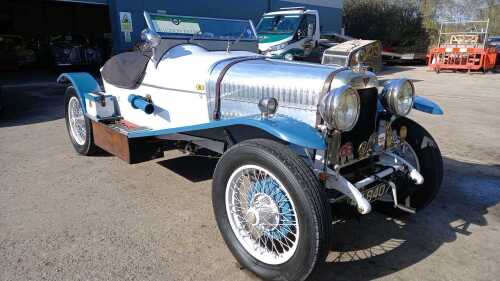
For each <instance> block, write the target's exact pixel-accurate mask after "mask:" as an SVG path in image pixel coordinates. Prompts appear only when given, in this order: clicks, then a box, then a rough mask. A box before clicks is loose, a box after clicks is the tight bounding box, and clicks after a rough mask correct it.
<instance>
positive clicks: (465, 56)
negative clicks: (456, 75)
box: [427, 47, 497, 73]
mask: <svg viewBox="0 0 500 281" xmlns="http://www.w3.org/2000/svg"><path fill="white" fill-rule="evenodd" d="M427 57H428V63H429V69H431V70H434V71H436V72H437V73H439V72H440V71H441V70H453V71H456V70H467V71H483V72H487V71H488V70H491V69H494V68H495V63H496V59H497V50H496V49H495V48H490V47H487V48H456V47H448V48H445V47H437V48H433V49H432V50H431V51H430V52H429V54H428V55H427Z"/></svg>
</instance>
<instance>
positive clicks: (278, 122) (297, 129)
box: [127, 115, 326, 150]
mask: <svg viewBox="0 0 500 281" xmlns="http://www.w3.org/2000/svg"><path fill="white" fill-rule="evenodd" d="M234 126H247V127H253V128H258V129H260V130H263V131H265V132H267V133H269V134H271V135H272V136H274V137H276V138H278V139H280V140H283V141H285V142H288V143H291V144H295V145H298V146H301V147H305V148H310V149H318V150H325V149H326V143H325V140H324V138H323V136H322V135H321V134H320V133H319V132H318V130H316V129H315V128H313V127H311V126H309V125H308V124H306V123H304V122H300V121H297V120H295V119H292V118H290V117H286V116H283V115H277V116H275V117H272V118H268V119H267V118H261V117H260V115H253V116H247V117H241V118H232V119H224V120H218V121H212V122H209V123H205V124H200V125H193V126H185V127H179V128H169V129H163V130H142V131H135V132H129V133H128V135H127V136H128V137H129V138H141V137H155V136H156V137H157V136H164V135H171V134H179V133H180V134H182V133H185V134H189V132H192V131H204V130H212V129H220V128H224V127H234Z"/></svg>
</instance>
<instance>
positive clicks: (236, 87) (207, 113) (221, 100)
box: [58, 13, 442, 212]
mask: <svg viewBox="0 0 500 281" xmlns="http://www.w3.org/2000/svg"><path fill="white" fill-rule="evenodd" d="M145 16H146V19H147V22H148V23H149V27H150V30H152V31H153V32H155V33H159V34H161V35H162V41H168V40H169V38H170V37H169V36H168V35H169V34H162V33H161V32H157V31H158V30H157V25H158V23H156V22H155V21H154V20H152V19H151V17H154V16H155V15H154V14H153V15H150V14H149V13H145ZM159 17H163V15H161V16H160V15H159ZM181 18H182V17H181ZM160 23H161V22H160ZM248 28H249V29H248V30H247V32H248V33H249V34H250V36H249V38H247V39H245V40H246V43H245V42H244V43H245V44H248V43H250V44H254V46H255V47H256V46H257V45H256V44H257V40H256V36H255V30H254V29H253V25H252V24H251V23H249V25H248ZM171 39H172V40H179V36H177V35H175V36H172V38H171ZM197 40H198V41H199V42H196V41H193V42H194V43H191V42H186V41H182V40H180V42H179V43H178V44H174V45H172V46H170V47H169V48H168V49H167V50H163V53H162V54H155V55H154V56H153V57H152V58H151V59H150V60H149V62H148V63H147V66H146V67H145V70H144V74H143V78H142V79H141V80H140V81H139V82H138V83H137V85H136V86H135V87H133V88H131V89H126V88H123V87H121V86H117V85H113V84H112V83H109V82H108V81H106V79H103V89H101V87H100V86H99V83H98V82H97V81H96V80H95V79H94V78H93V77H92V76H91V75H90V74H88V73H64V74H62V75H61V76H60V77H59V79H58V81H59V82H68V83H71V84H72V85H73V87H74V89H75V90H76V92H77V93H78V96H79V98H80V100H81V102H82V105H83V110H84V111H85V113H86V116H87V117H88V118H90V119H91V120H93V122H94V123H96V124H97V123H102V122H101V121H102V120H113V119H120V120H125V121H126V122H127V123H128V124H133V126H134V129H133V130H127V129H125V128H121V129H120V130H119V131H120V133H122V134H124V135H125V136H126V137H127V138H129V139H140V138H158V139H178V138H179V137H178V135H179V134H182V135H185V136H184V138H183V139H184V140H189V138H188V137H186V135H190V136H193V139H195V140H196V141H197V142H200V141H199V140H200V138H206V140H205V141H204V142H203V143H208V142H210V143H211V144H210V145H209V148H211V149H212V150H214V151H216V152H218V153H223V152H224V150H225V149H227V148H228V147H229V146H228V145H227V139H228V138H233V140H232V142H240V141H243V140H246V139H249V138H251V137H252V135H255V134H257V135H259V136H264V137H269V138H273V139H276V140H279V141H282V142H284V143H288V144H290V145H293V146H294V147H296V148H297V147H298V148H301V149H304V150H313V151H315V153H316V154H317V155H319V154H322V153H323V154H326V151H327V146H328V143H329V140H328V137H327V134H326V133H325V129H324V128H325V126H324V124H322V123H321V120H320V119H321V118H320V117H319V114H318V105H319V104H320V102H321V98H322V97H323V96H324V95H326V94H327V93H329V92H332V91H334V90H335V89H338V88H341V87H343V86H346V85H347V86H349V87H352V88H353V89H355V90H356V91H357V92H358V93H359V94H360V96H361V98H362V99H363V96H371V97H372V98H367V99H366V101H363V100H362V103H363V102H365V103H367V102H370V101H369V100H371V101H372V102H373V101H374V102H376V105H375V107H376V112H373V116H370V117H369V120H363V122H366V121H369V122H375V120H376V119H377V115H378V114H382V113H385V112H387V110H386V109H385V108H384V106H383V105H382V104H381V95H380V94H379V91H380V88H383V86H381V85H379V82H378V80H377V77H376V76H375V75H374V74H373V73H371V72H356V71H353V70H351V69H349V68H345V67H336V66H325V65H317V64H310V63H299V62H288V61H283V60H274V59H270V58H267V57H265V56H262V55H258V54H256V53H254V52H250V51H245V50H238V47H237V46H236V45H235V46H231V43H228V41H225V40H218V41H217V40H214V39H212V38H201V36H200V37H198V38H197ZM221 41H222V42H221ZM200 42H201V43H200ZM220 43H222V44H220ZM237 43H239V42H237ZM233 44H234V42H233ZM207 46H208V47H207ZM221 46H222V47H221ZM231 47H232V48H233V49H228V50H217V48H219V49H220V48H222V49H224V48H231ZM210 48H215V49H216V50H210ZM244 48H245V49H248V47H247V46H245V47H244ZM255 51H256V50H255ZM380 92H381V91H380ZM96 93H97V94H96ZM103 96H106V97H107V98H108V99H109V98H110V97H111V100H112V102H108V103H107V106H106V107H107V111H106V112H107V115H106V116H101V115H99V112H97V111H96V110H93V111H92V113H91V114H89V108H88V107H89V105H91V104H96V105H95V106H94V107H98V106H100V100H101V99H103ZM131 96H140V97H143V98H144V100H148V101H149V102H150V103H151V104H152V105H153V108H154V110H153V111H152V112H145V111H144V110H141V109H140V108H138V107H137V106H134V104H133V103H131V102H130V100H131V99H130V97H131ZM373 97H374V98H373ZM269 98H273V99H276V100H277V102H278V109H277V112H276V113H275V114H273V115H272V116H266V117H264V116H263V115H262V114H261V111H260V110H259V107H258V103H259V101H261V100H262V99H269ZM89 100H90V101H89ZM110 107H111V108H112V110H111V111H110V110H109V108H110ZM375 107H374V108H375ZM413 108H415V109H417V110H420V111H423V112H427V113H431V114H442V110H441V108H440V107H439V106H438V105H437V104H436V103H434V102H432V101H430V100H428V99H425V98H423V97H416V98H415V100H414V102H413ZM361 110H363V108H361ZM110 112H112V113H113V114H109V113H110ZM358 125H359V124H358ZM372 125H373V124H370V125H368V127H367V128H370V126H372ZM116 127H117V126H116V125H115V128H116ZM358 127H359V126H358ZM365 127H366V126H365ZM372 127H373V126H372ZM367 128H363V129H367ZM249 131H251V132H253V133H252V134H248V133H246V132H249ZM220 132H224V133H223V134H220ZM377 133H384V134H385V132H377V131H376V130H375V131H374V130H372V131H367V132H365V133H364V134H365V136H364V137H365V138H364V139H361V140H359V143H354V145H355V146H359V145H360V144H362V143H363V142H364V141H368V140H369V139H370V138H373V135H376V134H377ZM227 134H229V136H228V135H227ZM200 143H201V142H200ZM356 154H357V153H356V152H355V153H354V156H353V157H354V158H356ZM320 158H321V157H320ZM322 161H324V159H323V160H322ZM132 162H133V161H132ZM317 164H318V163H316V165H317ZM347 164H349V163H348V162H346V163H343V165H347ZM353 198H354V197H353ZM364 212H368V210H365V211H364Z"/></svg>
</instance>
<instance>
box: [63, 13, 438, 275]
mask: <svg viewBox="0 0 500 281" xmlns="http://www.w3.org/2000/svg"><path fill="white" fill-rule="evenodd" d="M145 19H146V22H147V23H148V27H149V29H148V30H146V31H144V32H143V38H144V39H145V40H146V43H147V45H148V46H149V47H150V48H151V51H150V52H138V53H124V54H119V55H117V56H115V57H114V58H112V59H110V60H109V61H108V62H107V63H106V64H105V65H104V67H103V68H102V70H101V73H102V77H103V81H102V82H103V83H102V87H101V86H100V85H99V83H98V82H97V81H96V80H95V79H94V78H93V77H92V76H91V75H90V74H87V73H64V74H62V75H61V76H60V77H59V79H58V81H59V82H61V83H68V84H70V85H71V86H72V87H71V88H69V89H68V94H67V98H66V100H67V111H66V112H67V116H66V122H67V127H68V130H69V133H70V137H71V140H72V142H73V145H74V146H75V148H76V149H77V151H78V152H79V153H81V154H88V151H89V146H91V145H94V144H95V145H97V146H99V147H101V148H103V149H104V150H106V151H108V152H110V153H112V154H115V155H116V156H118V157H120V158H121V159H123V160H125V161H127V162H129V163H138V162H143V161H148V160H151V159H155V158H158V157H162V156H163V152H164V151H165V150H167V149H169V148H171V147H176V148H184V150H185V151H186V152H189V153H196V152H197V151H199V148H205V149H208V150H211V151H212V152H215V153H216V154H217V155H219V156H220V157H221V160H220V162H224V163H226V164H220V165H218V167H217V169H216V172H215V175H214V188H217V189H220V188H222V189H226V193H225V194H226V195H225V196H226V200H227V201H226V205H227V206H226V207H227V215H228V217H229V220H230V222H231V226H230V227H231V228H232V229H233V231H234V235H236V236H237V238H238V241H239V243H241V245H243V247H244V248H245V251H247V252H248V254H250V255H252V256H253V257H254V258H256V259H258V260H259V261H261V262H263V263H267V264H272V265H279V264H283V263H285V262H286V261H288V260H293V259H294V258H293V257H294V253H295V251H296V250H297V248H296V247H297V244H296V243H295V242H296V241H298V238H297V237H296V236H295V235H297V233H296V232H298V228H299V226H300V225H299V224H297V223H295V222H294V223H295V224H296V225H294V226H293V227H291V228H289V227H288V226H280V225H283V221H282V220H291V219H293V220H295V215H287V216H285V217H283V216H281V215H280V212H287V213H293V214H295V213H296V212H297V210H298V209H297V208H296V205H297V204H298V203H299V204H301V203H303V202H302V201H301V202H297V199H298V198H295V200H296V201H295V203H294V201H293V200H294V199H293V197H294V196H295V195H291V194H290V192H289V191H290V189H289V188H288V187H287V186H285V184H283V182H286V181H287V180H288V179H287V178H286V177H283V176H282V175H275V174H273V171H277V169H279V167H278V166H273V165H277V164H276V163H273V164H269V165H271V166H270V167H264V166H259V165H257V164H259V161H260V160H259V161H257V160H255V159H253V157H252V156H249V152H248V150H245V149H249V148H248V147H250V146H251V147H254V148H252V149H256V148H255V147H256V146H258V147H260V148H258V149H257V150H258V151H268V152H269V151H271V152H272V153H271V154H273V153H274V154H278V155H279V157H281V159H284V158H287V157H288V156H286V155H284V154H286V153H288V154H293V157H291V156H290V155H289V156H290V157H288V158H287V159H288V160H286V161H285V162H286V163H282V164H286V167H285V168H284V169H288V167H292V166H294V165H295V166H296V167H299V166H300V167H302V166H301V165H306V166H307V168H306V169H305V170H304V168H300V169H301V170H300V171H301V172H300V173H299V172H297V170H293V169H292V170H290V171H291V172H290V173H288V177H295V176H298V174H300V175H304V174H310V175H311V176H312V177H315V178H308V179H307V181H308V183H307V185H316V184H320V185H321V188H323V189H324V190H326V191H329V192H328V198H326V199H325V198H322V199H321V200H323V199H324V200H325V202H329V203H331V204H344V203H349V204H350V205H353V206H354V207H355V209H356V210H357V211H358V212H359V213H360V214H367V213H369V212H370V211H371V209H372V204H371V202H372V201H379V200H386V201H387V200H388V201H389V202H390V203H391V204H393V207H394V208H396V209H398V210H402V211H405V212H409V213H412V212H415V210H416V209H417V208H420V207H419V206H420V205H419V206H416V207H413V206H414V205H412V201H411V200H409V195H407V196H405V197H404V198H406V200H402V199H403V198H402V197H401V196H400V195H398V192H400V191H401V190H402V189H400V187H398V186H397V185H398V184H399V183H400V182H401V181H400V180H397V179H400V178H402V180H403V181H405V180H407V181H409V183H411V185H415V186H417V187H418V186H421V185H422V184H423V183H424V181H426V180H427V184H430V186H426V188H425V189H421V190H423V191H422V192H427V190H428V189H429V188H433V189H436V190H437V189H438V188H439V185H440V180H441V177H442V175H441V174H439V173H437V174H436V175H434V174H432V172H433V171H439V169H442V163H441V156H440V153H439V150H438V148H437V145H435V143H434V141H433V139H432V137H430V135H429V134H428V133H427V132H426V131H425V130H424V129H423V128H421V127H420V126H419V125H418V124H416V123H415V122H413V121H411V120H409V119H408V118H406V116H407V115H408V114H409V112H410V111H411V110H412V109H416V110H419V111H422V112H426V113H429V114H436V115H439V114H443V111H442V109H441V108H440V107H439V106H438V105H437V104H436V103H434V102H432V101H431V100H429V99H426V98H423V97H419V96H416V95H415V87H414V85H413V83H412V82H411V81H410V80H408V79H395V80H389V81H386V82H385V84H381V83H380V82H379V81H378V79H377V77H376V75H375V74H373V73H371V72H368V71H354V70H353V69H350V68H347V67H341V66H331V65H319V64H310V63H301V62H291V61H286V60H276V59H271V58H268V57H266V56H263V55H259V54H257V52H258V49H257V43H258V40H257V35H256V32H255V28H254V27H253V24H252V23H251V22H245V21H237V20H221V19H207V18H193V17H183V16H171V15H163V14H161V15H160V14H150V13H145ZM216 26H220V27H219V29H214V28H215V27H216ZM82 116H84V117H82ZM89 124H91V125H89ZM256 140H259V141H261V142H262V144H259V143H255V142H256ZM262 140H263V141H262ZM252 141H253V142H252ZM270 142H272V144H270ZM417 142H419V143H417ZM420 142H421V143H420ZM243 144H247V146H248V147H247V148H242V147H244V145H243ZM423 149H430V150H429V151H426V152H425V154H422V152H421V150H423ZM242 150H245V151H246V152H245V153H244V154H243V155H242V156H241V157H242V159H243V160H245V161H247V162H245V163H246V164H241V166H240V167H236V168H235V169H233V170H230V171H226V172H228V173H229V174H228V173H226V172H220V171H219V170H220V169H222V170H224V169H225V168H224V167H228V166H227V165H228V164H227V163H228V161H229V162H231V161H236V160H234V159H237V161H240V160H239V159H238V157H237V158H235V157H234V154H235V153H236V152H235V151H242ZM277 150H279V151H280V152H279V153H277ZM228 154H229V155H232V156H227V155H228ZM226 156H227V157H226ZM256 157H257V156H256ZM269 157H271V156H269ZM421 157H423V158H421ZM429 157H431V158H429ZM257 158H258V157H257ZM227 159H233V160H227ZM260 159H261V161H264V162H265V160H262V159H264V158H260ZM265 159H268V158H265ZM297 159H299V160H297ZM243 160H241V161H243ZM220 162H219V163H220ZM243 162H244V161H243ZM243 162H242V163H243ZM264 162H262V163H264ZM299 162H300V163H299ZM434 162H435V163H436V168H435V169H430V170H429V168H428V167H430V166H432V165H434V164H433V163H434ZM238 163H239V162H238ZM262 163H261V164H262ZM424 166H425V168H424ZM439 167H441V168H439ZM426 169H427V170H426ZM249 170H251V171H253V172H252V173H253V174H252V173H250V174H248V173H247V171H249ZM306 170H307V171H306ZM293 171H295V172H293ZM221 173H222V174H224V173H225V174H224V176H223V175H222V174H221ZM429 173H431V174H429ZM257 174H258V175H264V176H258V175H257ZM426 174H427V175H429V178H427V179H426V178H425V176H424V175H426ZM236 178H238V179H237V180H235V179H236ZM221 180H223V184H222V185H224V186H222V185H221V184H220V181H221ZM232 182H234V185H244V187H241V188H244V189H245V190H246V189H251V190H249V191H242V190H237V188H234V187H232V186H233V184H232ZM246 182H248V184H246ZM296 182H297V181H295V183H296ZM226 183H227V187H226V186H225V185H226ZM244 183H245V184H244ZM291 184H293V183H291ZM304 184H305V183H304ZM269 185H272V186H273V187H272V188H271V187H269ZM238 188H240V187H238ZM298 188H302V187H298ZM304 188H306V187H305V186H304ZM417 190H418V189H417ZM214 192H215V191H214ZM312 192H319V191H318V190H316V189H314V190H313V191H312ZM436 192H437V191H436ZM436 192H432V193H429V194H430V195H429V196H430V197H429V198H431V199H432V198H433V197H432V196H435V193H436ZM243 193H245V194H247V195H245V198H246V199H245V200H247V201H248V202H246V203H245V206H244V207H245V210H246V211H245V214H244V217H245V218H244V219H242V214H239V215H237V216H236V217H233V216H232V214H233V213H234V212H236V211H235V210H232V209H231V208H232V207H230V205H231V206H232V205H234V204H235V201H234V200H233V201H231V200H229V199H230V198H229V197H231V198H233V197H235V198H236V197H238V196H242V195H241V194H243ZM215 194H217V192H215V193H214V196H216V195H215ZM321 194H323V193H321ZM304 196H306V195H304ZM222 197H223V196H222ZM222 197H221V198H222ZM238 198H239V197H238ZM426 198H427V197H426ZM299 199H300V198H299ZM220 200H222V199H220ZM235 200H236V199H235ZM238 200H242V199H241V198H239V199H238ZM429 200H430V199H429ZM278 201H279V202H278ZM306 201H307V200H306ZM238 202H240V201H238ZM304 202H305V201H304ZM307 202H310V201H307ZM322 202H323V201H322ZM240 203H241V202H240ZM240 203H238V204H240ZM214 204H215V203H214ZM241 204H242V203H241ZM423 205H424V204H423V203H422V206H423ZM214 206H215V205H214ZM283 206H286V208H285V207H283ZM391 206H392V205H391ZM238 208H242V207H241V206H239V207H238ZM322 208H323V207H322ZM312 209H314V208H312ZM217 212H219V211H218V210H216V213H217ZM223 212H225V211H223ZM269 214H271V215H269ZM216 216H217V217H218V215H217V214H216ZM325 218H326V217H325ZM218 219H219V217H218ZM221 219H222V218H221ZM323 219H324V218H323ZM242 220H243V221H244V222H243V221H242ZM263 220H265V221H264V222H263ZM224 221H225V222H228V221H227V220H225V219H224ZM311 221H314V220H311ZM269 222H271V223H269ZM280 222H281V223H280ZM218 223H220V221H218ZM327 223H328V224H331V223H330V222H327ZM241 224H247V225H246V226H245V227H243V228H244V230H245V231H246V232H248V233H247V234H245V235H242V236H240V234H239V232H241V230H242V226H241ZM302 227H303V226H302ZM238 229H239V230H238ZM226 230H227V228H222V229H221V231H222V232H223V235H224V232H225V231H226ZM270 233H272V235H271V234H270ZM280 233H281V234H283V233H285V234H283V235H285V236H290V235H294V237H295V238H293V239H292V240H294V241H295V242H294V243H295V244H294V243H292V244H290V245H288V246H281V249H276V248H275V246H274V245H273V246H272V247H271V246H269V245H263V244H266V243H268V242H269V241H268V242H262V241H261V240H259V239H261V238H262V237H267V238H266V239H276V237H277V236H279V235H281V234H280ZM302 235H304V233H302ZM231 237H234V236H231ZM248 237H253V238H252V239H254V238H255V237H257V238H258V239H257V240H255V239H254V240H252V239H250V240H248V239H249V238H248ZM225 238H227V237H225ZM228 239H229V238H228ZM283 239H285V238H283ZM230 243H233V242H230ZM255 243H257V244H259V245H260V246H259V247H264V248H262V249H260V250H258V251H257V250H255V245H256V244H255ZM269 243H271V242H269ZM323 246H324V247H327V246H326V245H323ZM323 246H321V247H323ZM266 247H267V248H266ZM269 247H271V249H270V248H269ZM257 248H258V247H257ZM273 251H274V254H273ZM299 256H300V255H299ZM304 257H306V256H304ZM310 261H312V262H313V261H314V259H311V260H310ZM298 263H302V262H301V261H300V262H298ZM253 266H255V265H253ZM280 270H281V269H280ZM255 271H258V270H257V269H256V270H255ZM304 272H305V273H304ZM304 272H302V273H300V274H303V275H301V276H302V277H304V276H306V275H308V274H309V273H310V271H304ZM259 274H260V275H261V276H264V277H265V276H268V275H266V274H263V273H259ZM297 274H299V273H297ZM302 277H301V278H302ZM294 278H295V277H294V276H292V277H290V278H289V279H287V280H294Z"/></svg>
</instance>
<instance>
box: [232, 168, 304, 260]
mask: <svg viewBox="0 0 500 281" xmlns="http://www.w3.org/2000/svg"><path fill="white" fill-rule="evenodd" d="M225 195H226V196H225V200H226V212H227V216H228V218H229V222H230V224H231V228H232V230H233V232H234V234H235V235H236V237H237V239H238V241H239V242H240V243H241V244H242V246H243V247H244V248H245V250H246V251H247V252H248V253H249V254H251V255H252V256H253V257H254V258H256V259H258V260H259V261H261V262H263V263H266V264H272V265H278V264H283V263H285V262H287V261H288V260H289V259H290V258H291V257H292V256H293V254H294V253H295V250H296V249H297V244H298V241H299V224H298V219H297V215H296V209H295V205H294V203H293V201H292V199H291V197H290V195H289V194H288V192H287V190H286V189H285V187H284V186H283V184H282V183H281V182H280V181H279V180H278V179H277V178H276V177H275V176H274V175H273V174H272V173H270V172H269V171H267V170H266V169H264V168H262V167H259V166H256V165H244V166H241V167H239V168H238V169H236V170H235V171H234V172H233V173H232V175H231V177H230V178H229V181H228V183H227V187H226V194H225Z"/></svg>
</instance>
